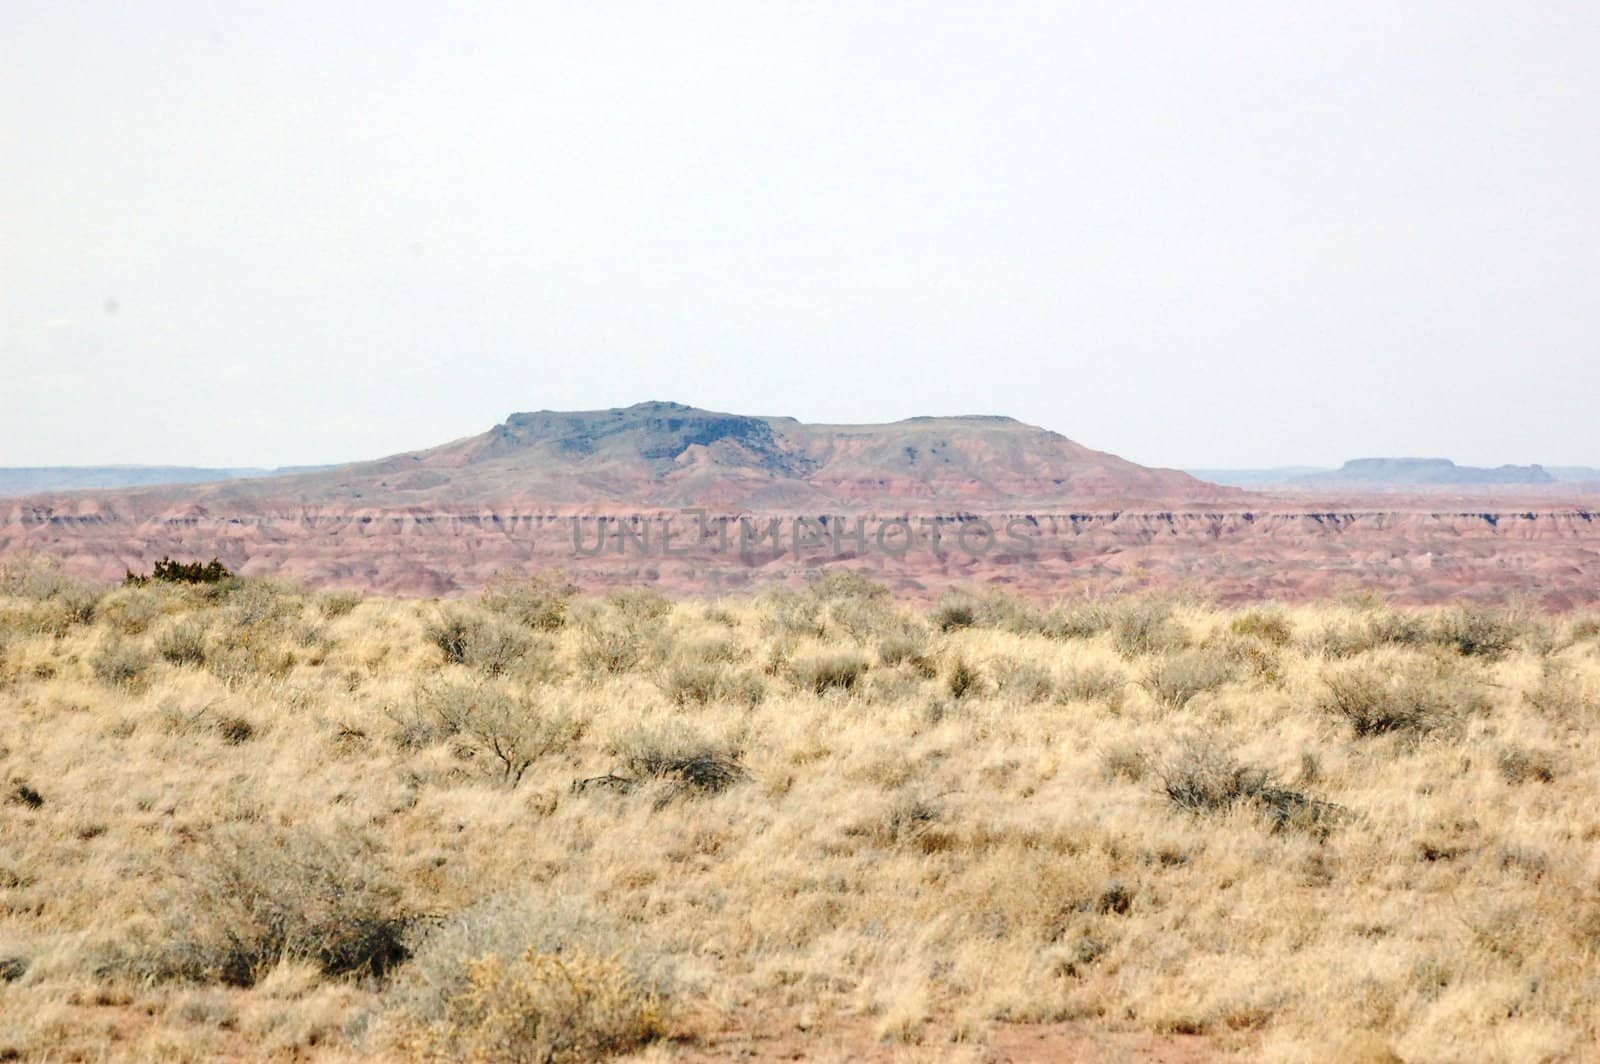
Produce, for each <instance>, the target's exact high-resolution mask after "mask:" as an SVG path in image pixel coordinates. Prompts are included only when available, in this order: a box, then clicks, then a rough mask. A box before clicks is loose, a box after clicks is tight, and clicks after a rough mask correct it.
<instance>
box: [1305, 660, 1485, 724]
mask: <svg viewBox="0 0 1600 1064" xmlns="http://www.w3.org/2000/svg"><path fill="white" fill-rule="evenodd" d="M1323 684H1324V686H1325V688H1326V691H1325V692H1324V694H1323V695H1322V697H1321V699H1320V700H1319V702H1318V706H1319V708H1320V709H1321V710H1322V711H1323V712H1325V713H1329V714H1332V715H1334V716H1336V717H1340V718H1342V719H1343V720H1345V721H1346V722H1347V723H1348V724H1349V725H1350V728H1351V730H1352V731H1353V732H1354V733H1355V734H1356V735H1357V736H1361V737H1365V736H1376V735H1388V734H1392V733H1393V734H1402V735H1407V736H1410V737H1413V738H1417V737H1421V736H1426V735H1434V734H1443V733H1448V732H1453V731H1455V730H1456V729H1457V728H1458V727H1459V726H1460V725H1461V724H1462V723H1463V721H1464V720H1465V718H1466V717H1467V716H1468V715H1470V714H1473V713H1481V712H1483V711H1484V710H1485V709H1487V706H1488V701H1487V699H1486V698H1485V697H1484V694H1483V692H1482V691H1481V690H1480V689H1479V688H1478V687H1477V685H1475V684H1474V683H1472V681H1471V680H1470V679H1469V678H1467V677H1464V676H1461V675H1459V674H1458V673H1456V672H1455V671H1452V670H1450V669H1449V668H1448V667H1441V665H1440V664H1439V663H1437V662H1431V661H1428V660H1425V659H1423V660H1416V659H1412V660H1400V661H1394V660H1386V661H1381V662H1361V663H1356V664H1352V665H1348V666H1345V667H1343V668H1340V669H1335V670H1333V671H1331V672H1328V673H1326V674H1325V675H1324V676H1323Z"/></svg>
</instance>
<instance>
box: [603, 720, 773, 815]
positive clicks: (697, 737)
mask: <svg viewBox="0 0 1600 1064" xmlns="http://www.w3.org/2000/svg"><path fill="white" fill-rule="evenodd" d="M611 751H612V753H614V754H616V755H617V756H618V757H619V758H621V760H622V773H621V774H619V773H612V774H611V775H609V776H603V777H597V778H596V779H593V780H586V781H580V783H579V784H578V788H579V789H580V790H582V789H587V788H586V785H593V784H596V783H603V784H605V785H608V786H612V787H615V788H617V789H621V790H630V789H632V788H633V787H634V786H635V785H637V784H639V783H641V782H644V781H647V780H658V781H664V782H666V783H667V784H668V786H667V787H666V788H665V789H664V790H662V791H661V792H660V793H659V794H658V795H657V799H656V804H657V805H658V806H659V805H665V804H667V803H668V802H671V801H672V800H673V799H675V798H678V797H682V796H693V795H706V794H717V793H720V792H722V791H724V790H726V789H728V788H729V787H731V786H733V785H734V784H735V783H739V782H740V781H742V780H744V779H747V778H748V777H749V773H747V772H746V771H745V769H744V766H743V764H742V763H741V759H742V754H741V751H740V750H739V748H738V747H737V746H734V745H731V744H729V743H725V742H718V741H715V740H712V739H708V738H706V737H705V736H703V735H701V734H700V733H698V732H695V731H693V730H691V729H689V728H686V727H683V726H681V725H677V726H668V727H664V728H637V729H634V730H633V731H630V732H627V733H625V734H623V735H621V736H619V737H618V738H617V739H616V740H614V741H613V742H612V744H611Z"/></svg>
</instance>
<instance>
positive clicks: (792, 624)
mask: <svg viewBox="0 0 1600 1064" xmlns="http://www.w3.org/2000/svg"><path fill="white" fill-rule="evenodd" d="M760 601H761V629H762V631H763V632H765V633H767V634H769V635H776V636H778V637H779V638H783V637H807V636H809V637H812V638H816V639H821V638H822V637H823V636H824V635H826V634H827V630H828V625H827V618H826V616H825V614H824V610H823V603H822V602H821V601H820V600H819V599H817V598H816V597H815V596H813V595H802V594H800V593H799V592H797V591H794V590H792V589H790V588H786V587H776V588H773V589H771V590H769V591H767V592H766V593H765V594H763V595H762V596H761V600H760Z"/></svg>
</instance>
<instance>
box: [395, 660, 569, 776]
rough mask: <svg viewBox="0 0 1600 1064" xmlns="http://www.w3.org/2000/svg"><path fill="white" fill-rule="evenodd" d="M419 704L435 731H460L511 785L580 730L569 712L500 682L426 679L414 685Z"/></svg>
mask: <svg viewBox="0 0 1600 1064" xmlns="http://www.w3.org/2000/svg"><path fill="white" fill-rule="evenodd" d="M417 704H418V706H419V708H421V709H422V710H423V711H424V712H425V713H427V714H429V715H431V716H432V717H433V719H434V720H436V721H437V722H438V728H437V733H439V734H442V735H446V736H448V735H461V736H464V737H465V738H467V739H468V740H469V741H471V742H472V743H473V744H474V745H475V747H476V748H477V749H478V750H480V751H482V752H483V753H484V754H487V755H488V756H489V758H490V759H491V760H492V761H493V762H494V763H495V764H496V765H497V766H498V767H499V770H500V775H501V778H502V780H503V781H504V782H505V783H506V784H507V785H508V786H510V787H512V788H515V787H516V786H517V785H518V784H519V783H521V782H522V778H523V776H525V775H526V774H527V771H528V769H529V768H531V767H532V766H533V765H534V764H535V763H536V762H538V761H539V759H540V758H543V757H545V756H547V755H549V754H552V753H554V752H556V751H558V750H560V749H562V748H564V747H565V746H567V745H568V744H569V743H572V742H574V741H575V740H576V739H577V737H578V736H579V735H580V734H581V733H582V730H583V729H582V725H581V724H580V722H579V721H578V720H577V719H575V718H574V717H572V716H571V715H569V714H567V713H565V712H562V711H560V710H556V709H552V708H549V707H548V706H547V705H545V704H544V703H543V702H542V701H540V700H538V699H536V698H534V697H533V696H532V695H530V694H528V693H526V692H525V691H523V690H521V689H519V688H517V687H515V686H512V685H509V684H504V683H494V682H482V683H475V684H462V683H453V682H438V683H433V684H428V685H425V686H423V687H422V688H420V689H419V690H418V692H417ZM403 726H404V725H403Z"/></svg>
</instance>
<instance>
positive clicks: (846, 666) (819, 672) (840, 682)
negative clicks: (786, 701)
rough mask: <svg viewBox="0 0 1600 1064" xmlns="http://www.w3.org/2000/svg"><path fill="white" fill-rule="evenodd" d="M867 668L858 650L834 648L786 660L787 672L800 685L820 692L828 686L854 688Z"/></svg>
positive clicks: (840, 688)
mask: <svg viewBox="0 0 1600 1064" xmlns="http://www.w3.org/2000/svg"><path fill="white" fill-rule="evenodd" d="M868 668H870V665H869V663H868V661H867V659H866V658H865V657H863V656H862V655H861V654H858V653H856V652H854V651H849V650H834V651H824V652H820V653H816V654H812V655H810V656H808V657H803V658H796V659H795V660H794V661H792V662H790V663H789V675H790V677H791V678H792V679H793V680H794V682H795V683H796V684H797V685H799V686H800V687H803V688H805V689H807V690H809V691H811V692H812V693H814V694H818V695H820V694H824V693H826V692H828V691H830V690H840V691H851V690H854V689H855V686H856V683H857V682H858V681H860V679H861V677H863V676H865V675H866V673H867V670H868Z"/></svg>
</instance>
